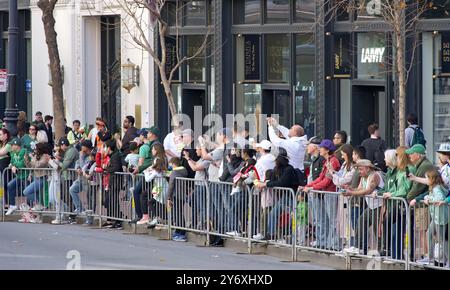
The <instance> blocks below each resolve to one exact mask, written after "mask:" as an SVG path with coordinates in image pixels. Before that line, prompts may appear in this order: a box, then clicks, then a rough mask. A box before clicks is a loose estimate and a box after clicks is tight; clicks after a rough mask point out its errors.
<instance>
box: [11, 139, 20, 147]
mask: <svg viewBox="0 0 450 290" xmlns="http://www.w3.org/2000/svg"><path fill="white" fill-rule="evenodd" d="M11 145H17V146H22V141H21V140H20V139H19V138H15V139H14V140H12V141H11Z"/></svg>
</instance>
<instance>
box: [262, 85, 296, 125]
mask: <svg viewBox="0 0 450 290" xmlns="http://www.w3.org/2000/svg"><path fill="white" fill-rule="evenodd" d="M262 111H263V114H266V115H267V116H270V115H274V114H278V116H279V118H280V119H279V122H280V124H281V125H283V126H286V127H288V128H289V127H291V126H292V124H291V122H292V101H291V93H290V91H288V90H264V91H263V103H262Z"/></svg>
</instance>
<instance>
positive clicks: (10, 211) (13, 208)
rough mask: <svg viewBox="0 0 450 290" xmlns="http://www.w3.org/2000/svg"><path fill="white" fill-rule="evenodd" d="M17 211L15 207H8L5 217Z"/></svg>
mask: <svg viewBox="0 0 450 290" xmlns="http://www.w3.org/2000/svg"><path fill="white" fill-rule="evenodd" d="M16 210H17V206H15V205H10V206H9V208H8V211H7V212H6V215H12V214H13V212H15V211H16Z"/></svg>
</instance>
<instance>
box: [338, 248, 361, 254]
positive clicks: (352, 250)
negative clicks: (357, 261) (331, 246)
mask: <svg viewBox="0 0 450 290" xmlns="http://www.w3.org/2000/svg"><path fill="white" fill-rule="evenodd" d="M342 252H344V253H348V254H356V255H357V254H359V249H358V248H356V247H349V248H345V249H343V250H342Z"/></svg>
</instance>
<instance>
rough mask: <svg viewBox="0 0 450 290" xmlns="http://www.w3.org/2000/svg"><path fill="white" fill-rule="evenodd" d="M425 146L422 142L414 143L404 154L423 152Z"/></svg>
mask: <svg viewBox="0 0 450 290" xmlns="http://www.w3.org/2000/svg"><path fill="white" fill-rule="evenodd" d="M425 150H426V149H425V146H423V145H422V144H415V145H414V146H413V147H411V148H409V149H408V150H406V151H405V153H406V154H408V155H411V154H414V153H419V154H425Z"/></svg>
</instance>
